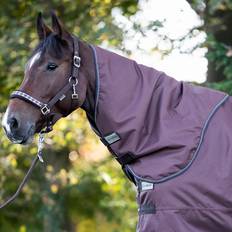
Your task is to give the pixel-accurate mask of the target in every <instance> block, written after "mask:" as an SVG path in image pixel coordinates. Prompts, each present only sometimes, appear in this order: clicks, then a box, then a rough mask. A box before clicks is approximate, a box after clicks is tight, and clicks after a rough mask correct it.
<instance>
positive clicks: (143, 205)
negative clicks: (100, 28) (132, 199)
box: [87, 46, 232, 232]
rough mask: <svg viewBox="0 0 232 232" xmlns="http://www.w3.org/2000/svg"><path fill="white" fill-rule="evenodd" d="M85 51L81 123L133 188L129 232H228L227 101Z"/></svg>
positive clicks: (230, 149)
mask: <svg viewBox="0 0 232 232" xmlns="http://www.w3.org/2000/svg"><path fill="white" fill-rule="evenodd" d="M91 48H92V51H93V55H94V59H95V66H96V70H95V71H96V96H95V111H94V115H88V113H87V117H88V119H89V121H90V124H91V126H92V128H93V129H94V130H95V132H96V133H97V134H98V135H99V136H100V138H101V140H102V142H103V143H104V144H105V145H106V146H107V147H108V149H109V150H110V151H111V153H112V154H113V155H114V156H115V158H116V159H117V160H118V161H119V162H120V164H121V165H122V166H123V169H124V171H125V173H126V175H127V176H128V177H129V178H130V180H132V181H133V182H134V183H135V184H136V186H137V189H138V194H137V202H138V206H139V210H138V212H139V221H138V224H137V231H138V232H156V231H159V232H160V231H162V232H171V231H173V232H174V231H176V232H201V231H204V232H219V231H223V232H231V231H232V146H231V143H232V123H231V121H232V99H231V97H229V96H228V95H227V94H225V93H223V92H219V91H215V90H211V89H208V88H204V87H199V86H194V85H192V84H189V83H184V82H178V81H176V80H175V79H173V78H171V77H169V76H168V75H166V74H165V73H163V72H160V71H157V70H155V69H153V68H149V67H146V66H143V65H140V64H137V63H136V62H135V61H133V60H130V59H127V58H124V57H122V56H119V55H117V54H114V53H112V52H109V51H106V50H104V49H102V48H100V47H94V46H91Z"/></svg>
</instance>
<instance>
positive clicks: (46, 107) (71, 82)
mask: <svg viewBox="0 0 232 232" xmlns="http://www.w3.org/2000/svg"><path fill="white" fill-rule="evenodd" d="M80 64H81V58H80V56H79V44H78V39H77V38H76V37H74V36H73V63H72V73H71V76H70V77H69V79H68V83H67V84H66V85H65V86H64V87H63V88H62V89H61V90H60V91H59V92H58V93H57V94H56V95H55V96H54V97H53V98H52V99H51V100H50V101H49V102H47V103H44V102H41V101H39V100H38V99H36V98H34V97H33V96H31V95H29V94H27V93H25V92H23V91H21V90H16V91H13V92H12V94H11V96H10V98H11V99H12V98H19V99H22V100H24V101H26V102H28V103H30V104H32V105H33V106H35V107H37V108H39V109H40V111H41V113H42V115H43V116H45V117H46V120H47V125H46V129H45V131H46V132H49V131H51V130H52V119H51V118H49V115H50V113H51V108H52V107H53V106H54V105H55V104H56V103H57V102H60V101H62V100H64V99H65V98H66V94H67V92H68V91H69V90H71V89H72V90H73V93H72V99H78V93H77V92H76V86H77V85H78V77H79V68H80Z"/></svg>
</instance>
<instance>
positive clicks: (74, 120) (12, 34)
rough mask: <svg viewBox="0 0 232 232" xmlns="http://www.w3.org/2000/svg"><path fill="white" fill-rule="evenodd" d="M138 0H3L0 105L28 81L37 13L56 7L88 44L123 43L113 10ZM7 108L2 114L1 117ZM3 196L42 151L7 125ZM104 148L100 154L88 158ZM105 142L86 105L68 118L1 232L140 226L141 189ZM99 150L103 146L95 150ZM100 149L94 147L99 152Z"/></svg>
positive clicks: (4, 217)
mask: <svg viewBox="0 0 232 232" xmlns="http://www.w3.org/2000/svg"><path fill="white" fill-rule="evenodd" d="M137 5H138V2H137V1H133V0H126V1H122V0H121V1H120V0H93V1H90V0H87V1H80V0H75V1H69V0H61V1H57V0H51V1H34V0H31V1H18V0H10V1H1V3H0V27H1V30H0V70H1V71H0V93H1V97H0V106H1V107H0V112H4V110H5V107H6V105H7V102H8V96H9V94H10V92H11V91H12V90H13V89H16V88H17V87H18V85H19V84H20V83H21V81H22V78H23V74H24V73H23V72H24V65H25V63H26V61H27V59H28V57H29V55H30V52H31V50H32V49H33V48H34V47H35V45H36V43H37V35H36V30H35V20H36V16H37V14H38V12H39V11H42V12H44V16H45V20H46V21H47V22H48V23H49V21H50V19H49V10H52V9H55V10H57V12H58V15H59V16H60V17H61V19H62V20H63V21H64V22H65V25H66V27H67V29H69V30H70V32H73V33H74V34H76V35H78V36H79V37H80V38H81V39H83V40H86V41H88V42H89V43H94V44H101V43H102V42H107V44H109V45H112V46H114V47H120V45H121V42H122V40H123V36H122V35H123V29H122V28H119V27H118V26H117V25H115V24H114V19H113V17H112V15H111V11H112V9H113V8H114V7H118V8H120V9H121V12H122V13H123V14H124V15H125V16H130V15H132V14H134V13H136V11H137V10H138V6H137ZM1 117H2V113H0V119H1ZM0 144H1V145H0V202H3V201H4V200H5V199H6V198H7V197H8V196H9V195H12V193H14V191H15V190H16V188H17V186H18V184H19V183H20V181H21V180H22V178H23V176H24V175H25V173H26V170H27V169H28V168H29V166H30V162H31V160H32V159H33V157H34V156H35V155H36V151H37V150H36V142H34V143H33V144H32V145H30V146H26V147H22V146H20V145H12V144H11V143H10V142H9V141H8V140H7V139H6V137H5V135H4V133H3V130H0ZM95 150H96V151H97V156H98V157H99V158H98V159H97V160H95V159H94V158H89V157H90V156H91V153H93V151H95ZM101 152H103V153H104V154H105V153H106V152H105V150H103V149H102V148H99V144H98V142H97V139H96V137H95V135H93V132H92V131H91V130H90V127H89V125H88V123H87V120H86V118H85V115H84V113H83V112H78V113H77V112H75V113H73V114H72V115H70V116H69V117H68V118H67V119H63V120H61V121H60V122H59V123H58V124H57V125H56V127H55V130H54V132H52V133H51V134H50V135H49V138H48V139H47V145H46V149H45V151H44V153H45V157H44V158H45V161H46V162H45V163H46V165H45V166H43V165H38V167H37V168H36V170H35V171H34V173H33V175H32V177H31V179H30V182H29V184H28V185H26V186H25V188H24V189H23V192H22V193H21V194H20V196H19V198H17V200H16V201H15V202H14V203H13V204H12V205H10V206H8V207H7V208H5V209H3V210H1V212H0V231H7V232H11V231H12V232H15V231H19V232H27V231H30V232H31V231H32V232H41V231H46V232H53V231H54V232H59V231H78V232H84V231H88V232H94V231H103V232H104V231H107V232H109V231H114V232H117V231H125V232H126V231H133V230H135V223H136V219H137V213H136V203H135V191H134V189H133V188H132V185H131V184H130V183H129V181H128V180H127V179H126V178H125V176H124V174H123V173H122V171H121V168H120V167H119V165H118V164H116V163H115V161H113V160H112V159H109V158H107V157H109V154H107V156H105V155H101V154H98V153H101ZM95 153H96V152H95ZM95 153H94V154H95Z"/></svg>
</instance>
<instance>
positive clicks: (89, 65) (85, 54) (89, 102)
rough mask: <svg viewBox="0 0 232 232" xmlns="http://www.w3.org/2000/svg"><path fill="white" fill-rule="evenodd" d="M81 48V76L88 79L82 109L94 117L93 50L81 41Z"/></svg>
mask: <svg viewBox="0 0 232 232" xmlns="http://www.w3.org/2000/svg"><path fill="white" fill-rule="evenodd" d="M79 47H80V56H81V61H82V66H81V67H82V70H81V74H83V75H84V77H83V78H86V79H87V90H86V98H85V100H84V103H83V105H82V106H81V108H82V109H84V110H85V111H86V112H87V113H88V115H93V114H94V105H95V66H94V56H93V52H92V49H91V48H90V46H89V45H88V44H87V43H85V42H83V41H80V42H79ZM80 91H81V90H80Z"/></svg>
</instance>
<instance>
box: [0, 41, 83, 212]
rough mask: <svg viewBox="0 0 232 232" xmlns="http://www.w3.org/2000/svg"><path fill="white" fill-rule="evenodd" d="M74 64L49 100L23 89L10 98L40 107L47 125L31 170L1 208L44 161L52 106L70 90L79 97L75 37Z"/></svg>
mask: <svg viewBox="0 0 232 232" xmlns="http://www.w3.org/2000/svg"><path fill="white" fill-rule="evenodd" d="M73 51H74V52H73V64H72V74H71V76H70V77H69V79H68V83H67V84H66V85H65V86H64V87H63V88H62V89H61V90H60V91H59V92H58V93H57V94H56V95H55V96H54V97H53V98H52V99H51V100H50V101H49V102H48V103H44V102H41V101H39V100H38V99H36V98H34V97H32V96H31V95H29V94H27V93H25V92H23V91H22V90H17V91H14V92H13V93H12V94H11V96H10V98H19V99H22V100H24V101H26V102H28V103H30V104H32V105H33V106H35V107H37V108H39V109H40V111H41V113H42V115H43V116H44V117H45V120H46V126H45V128H44V129H43V130H41V131H40V133H39V141H38V151H37V156H36V157H35V158H34V160H33V161H32V163H31V166H30V168H29V170H28V171H27V173H26V175H25V177H24V178H23V180H22V182H21V184H20V185H19V187H18V189H17V191H16V192H15V194H14V195H13V196H11V197H10V198H9V199H8V200H6V201H5V202H4V203H3V204H0V209H2V208H3V207H5V206H7V205H8V204H10V203H11V202H12V201H14V200H15V198H16V197H17V196H18V195H19V193H20V192H21V190H22V188H23V187H24V185H25V184H26V182H27V181H28V179H29V177H30V174H31V173H32V171H33V169H34V167H35V166H36V164H37V162H38V161H40V162H41V163H44V160H43V156H42V149H43V145H44V136H45V134H46V133H48V132H50V131H51V130H52V125H53V123H52V119H51V117H50V114H51V109H52V107H53V106H54V105H55V104H56V103H57V102H59V101H62V100H63V99H65V98H66V95H67V93H68V91H70V90H72V91H73V92H72V99H74V100H75V99H78V93H77V91H76V87H77V85H78V77H79V68H80V65H81V58H80V56H79V46H78V39H77V38H76V37H73Z"/></svg>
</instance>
